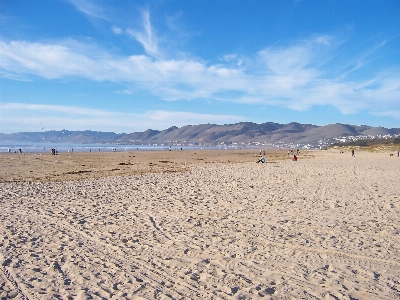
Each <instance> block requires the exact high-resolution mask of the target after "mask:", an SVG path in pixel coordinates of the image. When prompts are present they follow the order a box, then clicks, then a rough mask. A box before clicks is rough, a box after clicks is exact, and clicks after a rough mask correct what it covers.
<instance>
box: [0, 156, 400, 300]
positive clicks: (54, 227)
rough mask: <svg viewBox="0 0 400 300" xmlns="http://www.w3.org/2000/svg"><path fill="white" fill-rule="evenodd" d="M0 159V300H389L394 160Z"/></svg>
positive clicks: (395, 242)
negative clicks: (260, 161) (262, 161)
mask: <svg viewBox="0 0 400 300" xmlns="http://www.w3.org/2000/svg"><path fill="white" fill-rule="evenodd" d="M258 151H259V150H257V149H254V150H215V151H214V150H198V151H196V150H191V151H178V150H175V151H142V152H120V153H80V154H77V153H74V154H70V153H69V154H66V153H63V154H59V155H50V154H48V153H43V154H29V155H28V154H26V155H20V154H14V153H11V154H3V155H0V166H1V174H0V198H1V203H0V266H1V270H0V275H1V276H0V286H1V289H0V296H1V299H3V298H4V299H8V298H14V299H260V298H262V299H400V282H399V281H400V188H399V184H400V177H399V175H398V173H399V172H398V170H399V169H400V168H399V167H400V158H398V157H396V156H389V154H388V153H369V152H362V151H356V153H355V157H352V156H351V153H350V152H345V153H343V154H340V153H339V151H336V150H335V151H334V150H327V151H304V152H303V151H302V152H301V153H300V155H299V156H298V161H296V162H294V161H292V159H291V157H292V156H288V155H287V150H286V151H277V150H276V151H272V150H267V151H266V154H265V156H264V157H265V158H266V163H256V161H257V160H258V159H259V155H258V154H259V153H258Z"/></svg>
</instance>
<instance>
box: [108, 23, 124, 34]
mask: <svg viewBox="0 0 400 300" xmlns="http://www.w3.org/2000/svg"><path fill="white" fill-rule="evenodd" d="M111 29H112V31H113V32H114V33H115V34H121V33H122V29H121V28H120V27H118V26H115V25H113V26H112V27H111Z"/></svg>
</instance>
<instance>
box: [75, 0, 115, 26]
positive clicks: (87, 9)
mask: <svg viewBox="0 0 400 300" xmlns="http://www.w3.org/2000/svg"><path fill="white" fill-rule="evenodd" d="M69 2H70V3H71V4H73V5H74V6H75V7H76V8H77V9H78V10H79V11H81V12H82V13H84V14H85V15H87V16H88V17H89V18H100V19H103V20H106V21H109V20H108V17H107V14H106V13H105V11H104V9H103V7H102V6H99V5H97V4H96V2H95V1H91V0H69Z"/></svg>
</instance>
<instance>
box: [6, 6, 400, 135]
mask: <svg viewBox="0 0 400 300" xmlns="http://www.w3.org/2000/svg"><path fill="white" fill-rule="evenodd" d="M0 29H1V30H0V76H1V77H0V80H1V81H0V97H1V99H0V117H1V118H0V132H3V133H14V132H21V131H46V130H61V129H68V130H97V131H114V132H117V133H121V132H126V133H131V132H135V131H144V130H146V129H159V130H162V129H166V128H169V127H170V126H174V125H175V126H178V127H181V126H184V125H196V124H204V123H213V124H231V123H236V122H243V121H250V122H255V123H264V122H277V123H284V124H286V123H290V122H299V123H307V124H315V125H327V124H332V123H343V124H354V125H361V124H365V125H370V126H383V127H387V128H393V127H400V2H399V1H398V0H393V1H389V0H388V1H386V0H376V1H373V0H370V1H361V0H359V1H345V0H336V1H333V0H332V1H321V0H318V1H316V0H294V1H285V0H282V1H277V0H276V1H267V0H265V1H263V0H246V1H244V0H242V1H237V0H210V1H209V0H180V1H174V0H168V1H167V0H163V1H161V0H154V1H127V0H126V1H124V0H122V1H111V0H107V1H102V0H95V1H94V0H93V1H89V0H39V1H29V0H1V1H0Z"/></svg>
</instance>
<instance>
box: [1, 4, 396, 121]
mask: <svg viewBox="0 0 400 300" xmlns="http://www.w3.org/2000/svg"><path fill="white" fill-rule="evenodd" d="M142 25H143V30H142V31H134V30H129V33H130V34H131V35H132V36H134V37H135V38H136V39H137V40H138V41H139V42H141V43H142V45H143V47H144V49H145V52H146V54H147V55H146V54H143V55H131V56H118V55H115V54H112V53H110V52H107V51H106V50H105V49H102V48H100V47H99V46H96V45H93V44H85V43H81V42H77V41H73V40H64V41H56V42H53V43H39V42H28V41H2V40H0V57H1V60H0V72H1V74H2V75H3V76H4V77H7V78H14V79H24V80H34V77H32V76H38V77H43V78H47V79H63V78H66V77H67V78H78V79H81V78H84V79H89V80H94V81H112V82H116V83H119V84H121V85H123V86H124V88H123V89H122V90H121V91H119V93H127V94H129V93H130V94H132V95H133V94H135V92H137V91H138V89H139V90H141V91H143V90H144V91H147V92H148V93H150V94H152V95H154V96H157V97H160V98H161V99H163V100H169V101H172V100H191V99H204V100H206V101H210V100H216V101H218V100H220V101H232V102H240V103H249V104H250V103H251V104H255V103H258V104H269V105H279V106H282V107H289V108H291V109H295V110H306V109H309V108H311V107H313V106H315V105H331V106H333V107H336V108H337V109H339V110H340V111H341V112H342V113H344V114H350V113H356V112H358V111H360V110H365V111H370V112H374V111H377V109H378V108H380V107H381V106H382V104H384V105H385V107H384V109H385V111H396V110H398V107H399V102H398V99H400V75H399V74H398V73H393V72H392V73H385V72H384V70H378V71H377V72H379V74H377V75H374V74H371V75H370V76H369V77H368V78H366V79H364V80H358V81H355V80H350V79H349V78H348V77H347V75H348V73H349V72H350V71H351V72H350V73H352V72H354V71H356V70H358V69H361V70H362V68H363V66H365V65H366V64H367V63H368V60H369V59H370V57H371V55H373V54H374V53H375V52H376V51H378V50H379V48H380V47H383V45H384V43H380V44H379V45H378V46H376V47H372V49H371V50H368V49H367V50H365V54H363V55H361V58H360V59H359V60H358V61H357V60H355V61H357V63H356V64H355V66H357V67H354V68H353V69H351V70H350V71H349V68H347V69H346V70H340V67H332V65H331V66H330V67H328V66H327V65H326V62H327V61H330V60H332V59H333V58H332V57H334V56H335V55H334V53H332V51H333V50H332V49H335V39H334V38H333V37H329V36H325V35H324V36H316V37H314V38H312V39H309V40H306V41H302V42H299V43H297V44H295V45H293V46H287V47H283V46H280V47H277V46H274V47H268V48H266V49H263V50H261V51H259V52H258V53H257V54H255V56H254V57H252V58H251V57H250V58H247V64H245V67H244V68H243V67H241V65H242V64H243V63H237V64H236V63H233V64H232V62H236V61H237V60H238V59H239V55H236V54H228V55H225V56H224V57H223V58H222V59H221V60H220V61H218V64H207V63H205V62H203V61H201V60H199V59H172V58H164V57H163V56H162V55H161V54H160V53H161V50H160V49H159V45H158V38H157V37H156V35H155V34H154V30H153V28H152V25H151V22H150V14H149V11H148V10H145V11H144V13H143V22H142ZM337 43H338V44H340V43H341V42H337ZM353 59H354V58H352V57H349V58H348V60H349V61H352V60H353ZM239 61H240V62H242V61H244V59H242V58H240V60H239ZM221 62H222V63H221ZM338 73H340V74H341V75H342V76H337V74H338ZM331 74H334V75H335V76H334V77H333V76H331ZM382 74H384V75H382ZM364 77H365V75H364ZM233 90H234V91H236V92H233V93H232V91H233ZM223 95H229V97H228V96H223Z"/></svg>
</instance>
